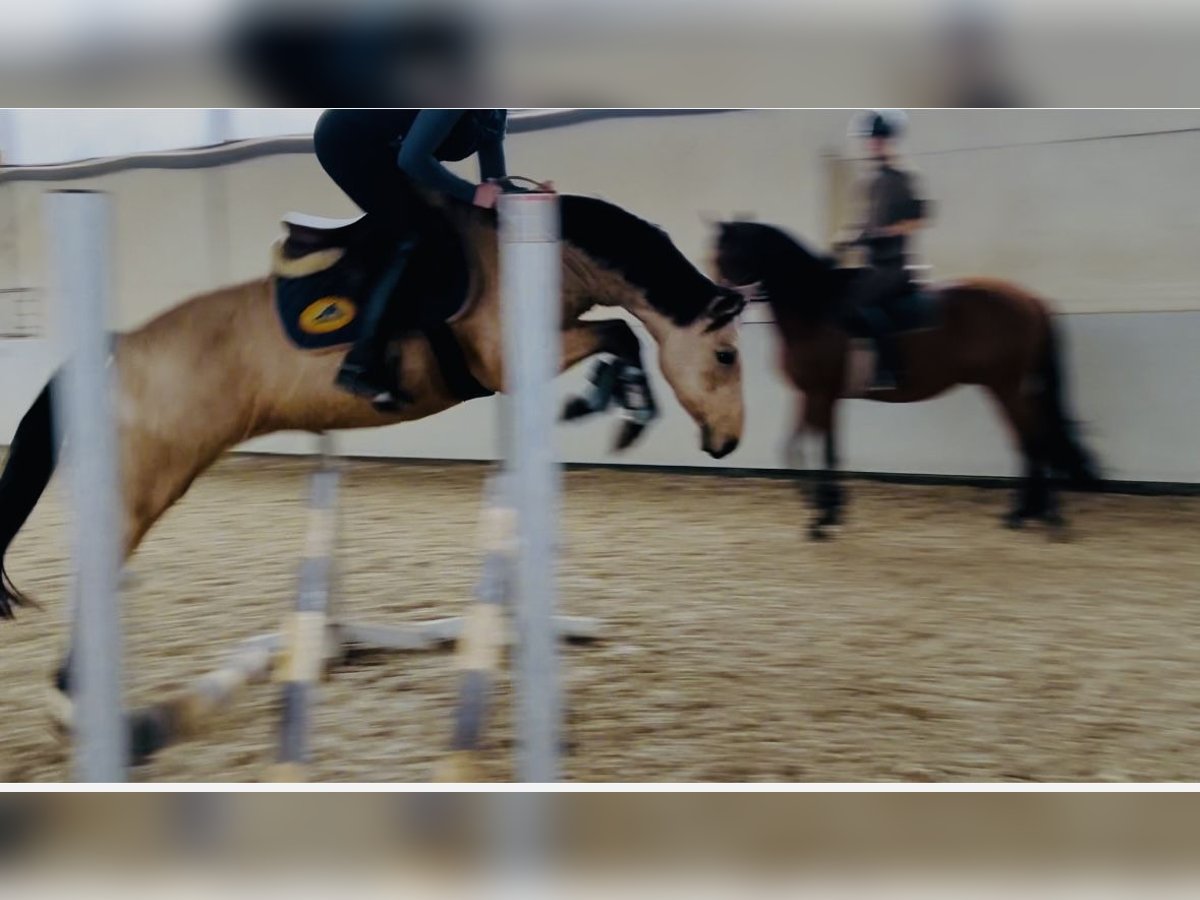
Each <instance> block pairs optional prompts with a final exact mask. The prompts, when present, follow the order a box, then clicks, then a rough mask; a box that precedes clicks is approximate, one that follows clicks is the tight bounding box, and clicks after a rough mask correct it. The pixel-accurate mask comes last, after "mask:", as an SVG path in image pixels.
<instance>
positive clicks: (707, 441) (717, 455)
mask: <svg viewBox="0 0 1200 900" xmlns="http://www.w3.org/2000/svg"><path fill="white" fill-rule="evenodd" d="M703 447H704V452H705V453H707V454H708V455H709V456H711V457H712V458H713V459H722V458H723V457H726V456H728V455H729V454H730V453H732V452H733V451H734V450H736V449H737V447H738V439H737V438H735V437H731V438H726V439H725V442H724V443H722V444H720V445H719V446H718V445H716V444H714V443H713V439H712V434H711V433H710V432H709V430H708V428H707V427H706V428H705V429H704V441H703Z"/></svg>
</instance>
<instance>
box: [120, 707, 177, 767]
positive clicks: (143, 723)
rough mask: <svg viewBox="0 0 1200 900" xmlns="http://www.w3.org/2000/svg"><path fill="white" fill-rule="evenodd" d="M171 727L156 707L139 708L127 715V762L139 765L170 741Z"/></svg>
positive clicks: (147, 760) (146, 761)
mask: <svg viewBox="0 0 1200 900" xmlns="http://www.w3.org/2000/svg"><path fill="white" fill-rule="evenodd" d="M171 736H172V735H171V728H170V725H169V723H168V722H167V721H166V718H165V717H164V716H163V715H162V714H161V712H160V711H159V710H157V709H154V708H150V709H140V710H136V711H135V712H133V713H130V715H129V764H130V765H131V766H141V765H145V764H146V763H148V762H149V761H150V759H151V757H153V756H154V755H155V754H156V753H158V752H159V751H160V750H162V749H164V748H165V747H166V746H167V745H168V744H170V743H171Z"/></svg>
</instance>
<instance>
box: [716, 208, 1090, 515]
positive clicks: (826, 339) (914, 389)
mask: <svg viewBox="0 0 1200 900" xmlns="http://www.w3.org/2000/svg"><path fill="white" fill-rule="evenodd" d="M714 249H715V253H714V265H715V267H716V270H717V273H718V277H719V280H720V281H721V282H722V283H724V284H726V285H743V286H746V285H751V284H753V286H754V289H755V290H757V292H758V294H759V296H760V297H761V298H762V299H765V300H766V301H767V302H768V303H769V304H770V307H771V310H772V312H773V314H774V319H775V325H776V327H777V329H778V331H779V335H780V337H781V338H782V342H783V346H782V357H781V360H780V366H781V368H782V370H783V372H784V374H785V375H786V377H787V378H788V380H789V381H790V382H791V383H792V385H794V386H795V388H796V390H797V391H798V392H799V397H798V401H797V413H796V424H795V431H794V434H793V437H792V440H791V441H790V442H789V449H790V450H791V451H796V450H798V449H799V448H800V445H801V443H802V441H801V439H802V438H803V437H805V436H806V435H812V436H814V437H818V438H820V439H821V440H822V442H823V448H822V449H823V456H824V469H823V470H822V471H821V472H820V474H819V475H818V476H817V480H816V483H815V488H814V491H813V499H814V501H815V504H816V506H817V510H818V512H817V516H816V518H815V519H814V521H813V523H812V526H811V529H810V534H811V536H812V537H814V538H821V537H825V536H826V535H827V533H828V530H829V529H830V528H831V527H833V526H836V525H838V524H840V521H841V506H842V502H843V501H842V490H841V485H840V484H839V481H838V476H837V467H838V451H837V438H836V427H835V425H836V418H835V411H836V408H837V402H838V400H839V399H840V398H842V397H844V396H846V395H847V391H848V388H849V383H850V373H849V368H850V366H849V359H850V348H851V336H850V334H849V332H848V331H847V330H846V328H845V327H844V320H845V313H846V312H847V311H846V310H845V300H846V297H847V288H848V286H849V284H850V281H851V279H852V278H853V277H854V270H852V269H842V268H838V267H837V265H836V264H835V262H834V261H833V260H831V259H828V258H825V257H820V256H816V255H814V254H812V253H810V252H809V251H808V250H807V249H805V248H804V247H803V246H802V245H801V244H800V242H798V241H797V240H795V239H794V238H792V237H791V236H790V235H788V234H786V233H785V232H784V231H782V230H781V229H779V228H776V227H773V226H771V225H765V224H759V223H756V222H725V223H721V224H720V225H719V226H718V233H717V238H716V244H715V248H714ZM931 294H932V300H933V301H934V303H933V305H934V308H935V309H936V313H935V314H934V315H933V316H932V317H931V321H930V323H929V327H923V328H920V329H917V330H912V331H909V332H907V333H904V334H900V335H898V338H897V339H898V343H899V351H900V355H901V358H902V361H903V366H902V370H903V378H902V380H901V382H900V383H899V384H898V385H897V386H896V387H895V388H893V389H889V390H869V391H867V392H866V393H865V396H866V397H867V398H868V399H871V400H881V401H884V402H887V403H911V402H913V401H917V400H926V399H928V398H930V397H934V396H937V395H938V394H941V393H942V392H944V391H946V390H947V389H949V388H951V387H954V386H955V385H957V384H977V385H980V386H981V387H983V389H984V390H986V391H987V392H988V393H989V394H990V395H991V396H992V398H993V399H994V400H995V401H996V403H997V405H998V406H999V407H1000V411H1001V413H1002V414H1003V415H1004V417H1005V419H1006V420H1007V422H1008V424H1009V426H1010V427H1011V430H1012V432H1013V435H1014V437H1015V441H1016V444H1017V447H1018V449H1019V451H1020V453H1021V455H1022V457H1023V459H1024V465H1025V475H1024V478H1023V481H1022V484H1021V486H1020V488H1019V491H1018V496H1017V502H1016V504H1015V506H1014V507H1013V509H1012V511H1011V512H1010V513H1009V514H1008V515H1007V517H1006V521H1007V522H1008V524H1009V525H1010V526H1012V527H1014V528H1015V527H1020V526H1021V525H1022V524H1023V523H1024V522H1025V521H1026V520H1027V519H1042V520H1044V521H1045V522H1047V523H1048V524H1050V525H1052V526H1059V525H1061V524H1062V516H1061V514H1060V512H1059V507H1058V503H1057V500H1056V498H1055V494H1054V491H1053V489H1052V485H1051V483H1050V480H1049V478H1050V476H1064V477H1065V478H1067V479H1069V480H1070V481H1071V482H1072V483H1073V484H1075V485H1078V486H1089V485H1091V484H1093V483H1094V482H1095V481H1097V480H1098V475H1097V473H1096V468H1095V465H1094V464H1093V462H1092V459H1091V456H1090V454H1089V453H1088V452H1087V451H1086V450H1085V449H1084V447H1083V445H1082V444H1081V443H1080V441H1079V439H1078V437H1077V436H1076V434H1075V429H1074V426H1073V425H1072V423H1071V421H1070V419H1069V418H1068V416H1067V413H1066V399H1065V392H1064V385H1063V375H1062V369H1061V360H1060V354H1061V338H1060V337H1059V336H1058V333H1057V329H1056V328H1055V325H1054V321H1053V316H1052V313H1051V311H1050V309H1049V308H1048V307H1047V305H1046V303H1045V302H1044V301H1043V300H1041V299H1039V298H1038V297H1035V296H1034V295H1033V294H1030V293H1029V292H1028V291H1025V290H1022V289H1021V288H1019V287H1017V286H1016V285H1012V284H1008V283H1005V282H1003V281H998V280H994V279H983V278H972V279H967V280H963V281H959V282H955V283H953V284H946V285H942V286H939V287H937V288H934V289H932V290H931Z"/></svg>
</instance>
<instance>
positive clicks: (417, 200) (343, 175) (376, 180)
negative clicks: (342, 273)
mask: <svg viewBox="0 0 1200 900" xmlns="http://www.w3.org/2000/svg"><path fill="white" fill-rule="evenodd" d="M416 113H417V110H404V109H397V110H376V109H367V110H361V109H331V110H328V111H326V112H325V113H323V114H322V116H321V118H320V121H318V122H317V127H316V129H315V130H314V132H313V145H314V149H315V150H316V153H317V161H318V162H320V164H321V168H323V169H324V170H325V171H326V173H328V175H329V177H330V178H332V179H333V180H334V182H335V183H336V184H337V186H338V187H340V188H341V189H342V190H343V191H345V192H346V195H347V196H348V197H349V198H350V199H351V200H353V201H354V202H355V203H356V204H358V206H359V208H360V209H362V211H363V212H365V213H368V214H370V215H371V217H372V218H374V219H375V220H376V221H379V222H386V223H387V225H388V226H389V227H390V228H392V229H393V230H395V231H396V233H397V234H398V235H404V236H411V237H418V236H420V234H421V233H422V232H423V231H424V230H425V223H426V222H428V221H429V219H430V217H431V216H433V215H435V211H434V210H433V208H432V207H431V206H430V204H429V202H428V201H427V200H426V199H425V197H424V196H422V194H421V192H420V191H419V190H418V189H417V187H416V186H415V185H414V184H413V182H412V180H411V179H410V178H409V177H408V176H407V175H405V174H404V172H403V171H402V170H401V169H400V167H399V166H398V165H397V163H396V153H397V149H396V141H397V138H398V136H399V135H401V134H402V133H403V132H404V130H405V129H406V128H407V127H408V126H409V125H411V122H412V119H413V117H414V116H415V115H416Z"/></svg>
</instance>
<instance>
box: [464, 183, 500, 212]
mask: <svg viewBox="0 0 1200 900" xmlns="http://www.w3.org/2000/svg"><path fill="white" fill-rule="evenodd" d="M503 193H504V188H503V187H501V186H500V185H499V184H497V183H496V182H494V181H485V182H484V183H483V184H481V185H479V186H478V187H477V188H475V198H474V200H472V201H471V202H473V203H474V204H475V205H476V206H480V207H482V208H484V209H491V208H492V207H493V206H495V205H496V201H497V200H499V199H500V195H501V194H503Z"/></svg>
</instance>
